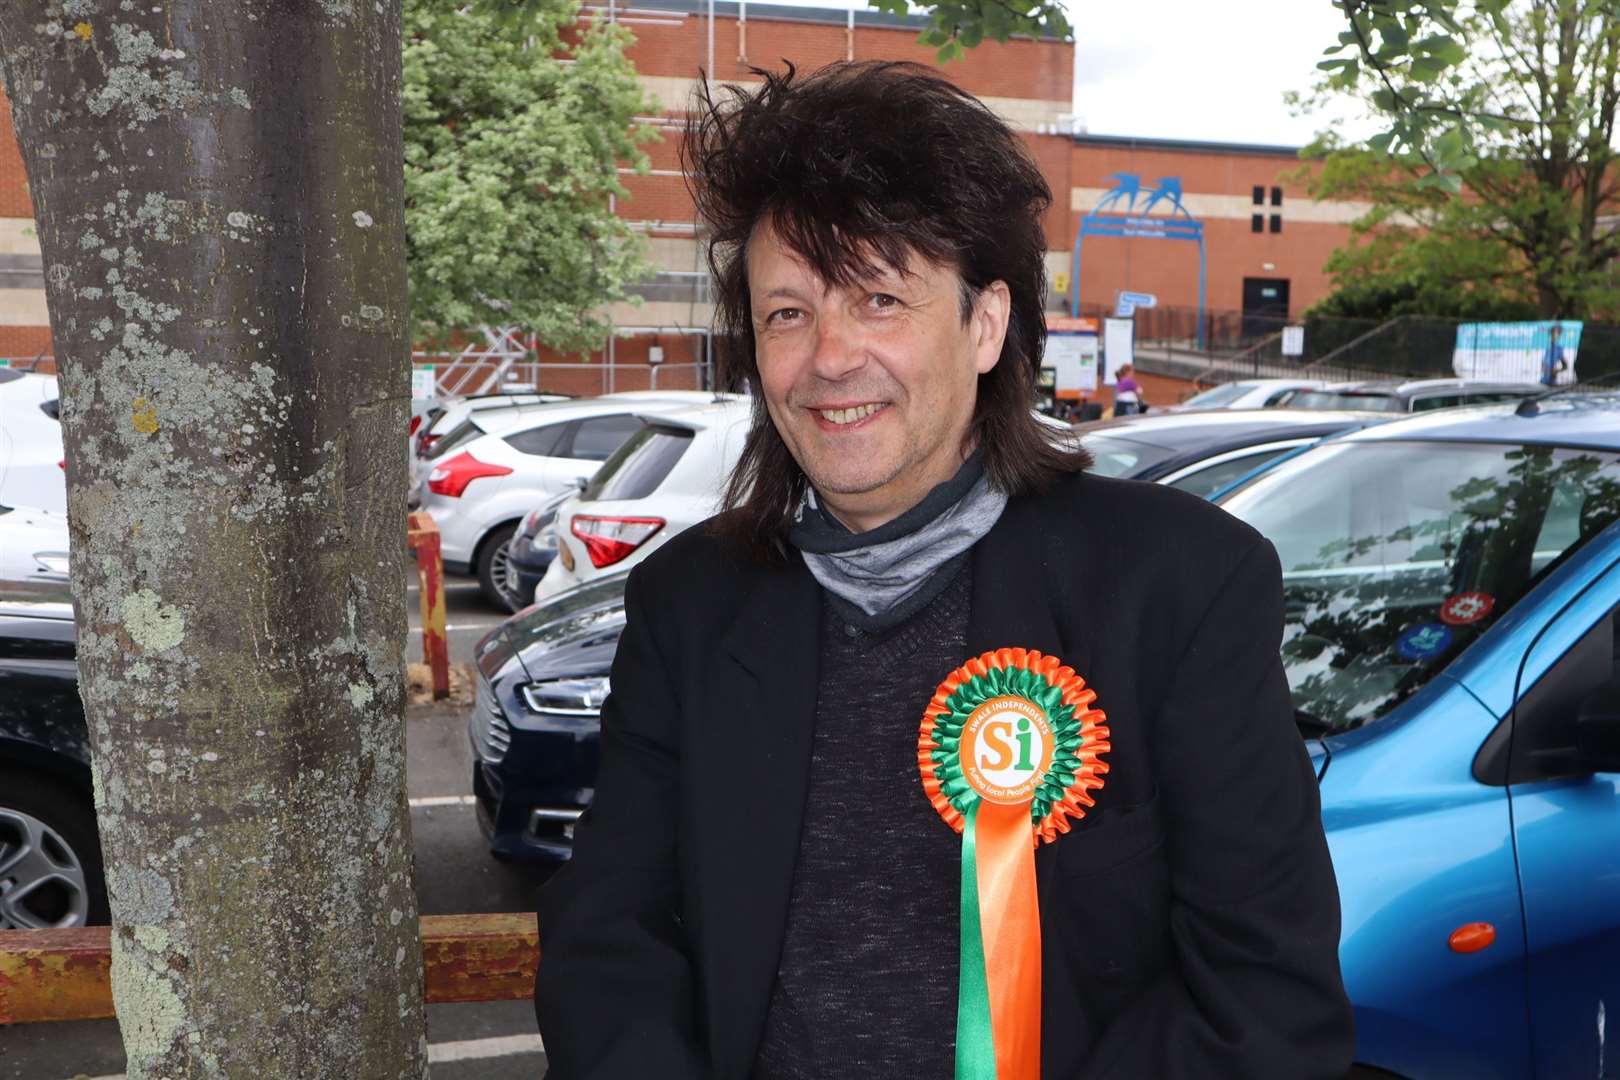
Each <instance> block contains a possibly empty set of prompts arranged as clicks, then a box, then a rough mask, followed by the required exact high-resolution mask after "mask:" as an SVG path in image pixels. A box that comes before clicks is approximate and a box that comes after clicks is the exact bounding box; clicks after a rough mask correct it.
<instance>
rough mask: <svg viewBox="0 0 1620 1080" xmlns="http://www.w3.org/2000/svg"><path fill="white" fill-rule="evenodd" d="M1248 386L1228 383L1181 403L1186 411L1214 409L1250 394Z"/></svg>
mask: <svg viewBox="0 0 1620 1080" xmlns="http://www.w3.org/2000/svg"><path fill="white" fill-rule="evenodd" d="M1248 390H1249V388H1248V386H1246V385H1245V384H1243V383H1227V384H1225V385H1224V386H1217V387H1214V388H1212V389H1209V390H1205V391H1204V392H1203V393H1202V394H1195V395H1193V396H1192V397H1190V398H1188V399H1187V400H1186V401H1183V402H1182V403H1181V405H1182V408H1185V409H1214V408H1219V407H1220V406H1222V405H1225V404H1226V403H1227V402H1229V401H1236V400H1237V399H1238V398H1240V397H1242V396H1243V395H1244V394H1246V393H1248Z"/></svg>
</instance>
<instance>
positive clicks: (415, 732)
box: [0, 589, 550, 1080]
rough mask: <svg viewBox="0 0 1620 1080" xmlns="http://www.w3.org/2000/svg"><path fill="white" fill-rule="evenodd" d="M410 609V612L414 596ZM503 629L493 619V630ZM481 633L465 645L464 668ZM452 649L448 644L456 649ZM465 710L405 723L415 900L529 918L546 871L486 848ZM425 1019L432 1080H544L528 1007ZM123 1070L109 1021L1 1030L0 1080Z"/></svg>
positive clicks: (433, 910)
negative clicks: (502, 858) (476, 809)
mask: <svg viewBox="0 0 1620 1080" xmlns="http://www.w3.org/2000/svg"><path fill="white" fill-rule="evenodd" d="M464 592H465V590H456V591H451V592H450V601H451V604H452V605H453V607H459V608H460V609H461V611H462V612H463V614H464V615H465V616H468V617H475V616H477V615H478V612H477V610H475V607H474V605H477V604H478V603H479V602H478V601H477V593H476V589H475V590H474V591H473V592H472V594H471V596H472V602H471V603H467V602H466V598H465V597H464V596H462V594H463V593H464ZM410 600H411V603H412V604H414V603H415V596H414V595H413V596H412V597H411V598H410ZM499 620H500V617H499V616H498V615H493V614H492V615H491V620H490V625H493V623H494V622H498V621H499ZM486 630H487V627H486ZM483 632H484V631H480V633H479V634H478V635H474V636H472V637H470V638H468V639H467V644H466V650H467V652H466V656H465V657H464V658H463V660H464V661H465V660H466V659H470V657H471V648H472V642H474V641H476V640H477V637H478V636H481V634H482V633H483ZM413 638H415V635H413ZM419 640H420V639H416V641H417V642H419ZM454 642H455V639H454V637H452V649H454ZM418 647H419V645H418ZM452 656H453V657H454V653H452ZM466 710H467V707H466V706H457V705H431V706H417V707H413V708H411V709H410V710H409V711H408V713H407V716H406V786H407V788H408V789H409V793H410V799H411V828H412V833H413V837H414V839H415V843H416V890H417V900H418V903H419V905H420V907H421V911H422V914H424V915H450V914H472V913H484V912H510V911H533V910H534V900H535V894H536V892H537V890H538V889H539V887H540V886H541V885H542V884H543V883H544V882H545V880H546V878H548V877H549V876H550V871H549V870H548V869H546V868H544V867H532V866H522V865H515V864H504V863H498V862H496V861H495V860H494V859H492V858H491V857H490V856H489V853H488V851H487V850H486V849H485V847H484V843H483V836H482V835H481V834H480V833H479V831H478V823H477V820H476V819H475V817H474V816H473V807H472V773H471V769H472V756H471V749H470V747H469V746H468V744H467V734H466V722H467V712H466ZM427 1016H428V1050H429V1060H430V1062H431V1064H432V1075H433V1077H434V1080H475V1078H478V1080H536V1078H538V1077H540V1076H542V1075H544V1073H545V1055H544V1051H543V1048H542V1047H541V1044H540V1038H539V1035H538V1033H537V1031H536V1028H535V1022H534V1012H533V1009H532V1006H531V1005H530V1003H529V1002H527V1001H500V1002H474V1003H470V1004H460V1005H433V1006H430V1007H429V1008H428V1011H427ZM123 1068H124V1053H123V1047H122V1044H121V1042H120V1040H119V1035H118V1028H117V1025H116V1024H114V1023H113V1022H112V1021H94V1022H84V1023H71V1024H25V1025H20V1026H18V1027H14V1028H0V1080H70V1078H73V1077H91V1078H95V1080H102V1078H112V1077H119V1076H121V1075H122V1072H123Z"/></svg>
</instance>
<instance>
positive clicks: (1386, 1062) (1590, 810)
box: [1222, 396, 1620, 1080]
mask: <svg viewBox="0 0 1620 1080" xmlns="http://www.w3.org/2000/svg"><path fill="white" fill-rule="evenodd" d="M1222 505H1224V506H1225V508H1226V509H1227V510H1229V511H1230V512H1232V513H1233V514H1235V515H1237V516H1238V517H1240V518H1243V519H1245V520H1247V521H1248V522H1249V523H1250V524H1252V525H1254V526H1255V527H1256V528H1258V529H1259V530H1260V531H1261V532H1262V533H1264V534H1265V535H1266V536H1267V537H1268V538H1269V539H1270V540H1271V541H1272V542H1273V543H1274V544H1275V545H1276V547H1277V550H1278V553H1279V555H1280V556H1281V559H1282V565H1283V581H1284V590H1285V599H1286V605H1287V622H1286V627H1285V630H1284V637H1283V644H1282V651H1283V658H1284V663H1285V666H1286V668H1287V671H1288V678H1289V685H1290V687H1291V688H1292V690H1293V695H1294V703H1295V706H1296V709H1297V715H1298V720H1299V723H1300V727H1301V730H1302V732H1303V733H1304V734H1305V735H1306V737H1307V738H1308V739H1309V742H1310V746H1311V751H1312V756H1313V757H1314V758H1315V760H1316V763H1317V767H1318V770H1319V776H1320V781H1321V785H1322V818H1323V824H1324V825H1325V827H1326V829H1327V835H1328V842H1329V845H1330V847H1331V848H1332V852H1333V862H1334V867H1335V870H1336V871H1337V874H1338V878H1339V889H1340V896H1341V901H1342V906H1343V913H1344V923H1343V936H1342V940H1341V947H1340V957H1341V960H1342V962H1343V968H1344V975H1345V983H1346V986H1347V988H1348V990H1349V992H1350V998H1351V1000H1352V1001H1353V1002H1354V1004H1355V1010H1356V1023H1357V1060H1358V1062H1359V1063H1361V1064H1360V1066H1359V1067H1358V1073H1357V1075H1364V1076H1369V1077H1371V1076H1389V1075H1394V1076H1400V1077H1411V1078H1422V1080H1431V1078H1451V1077H1455V1078H1458V1080H1465V1078H1466V1080H1483V1078H1489V1077H1503V1078H1508V1077H1557V1078H1562V1077H1580V1076H1600V1077H1602V1076H1615V1075H1620V1039H1617V1045H1616V1047H1615V1049H1614V1050H1612V1051H1611V1050H1609V1049H1608V1048H1607V1046H1606V1039H1607V1028H1608V1026H1609V1022H1608V1018H1607V1014H1608V1011H1609V1010H1610V1009H1611V1008H1615V1007H1616V1006H1617V1005H1620V667H1617V664H1616V642H1617V640H1620V635H1617V627H1616V621H1617V619H1620V525H1617V524H1616V522H1617V520H1620V397H1614V396H1579V397H1578V396H1554V397H1549V398H1546V399H1544V400H1541V401H1538V402H1527V403H1524V404H1521V405H1519V406H1517V407H1514V406H1490V407H1485V408H1476V409H1463V410H1452V411H1449V412H1444V413H1435V414H1430V415H1427V416H1422V417H1419V418H1414V419H1410V420H1403V421H1397V422H1395V423H1391V424H1388V425H1384V426H1380V427H1374V428H1369V429H1367V430H1364V431H1360V432H1356V433H1354V434H1351V435H1348V436H1345V437H1343V438H1340V439H1337V440H1333V441H1330V442H1327V443H1324V444H1322V445H1320V446H1318V447H1316V448H1314V449H1312V450H1309V451H1306V452H1305V453H1303V454H1301V455H1299V456H1298V457H1296V458H1294V459H1292V460H1290V461H1286V462H1283V463H1281V464H1279V465H1277V466H1276V467H1275V468H1274V469H1272V470H1270V471H1269V472H1266V473H1264V474H1262V475H1261V476H1259V477H1257V478H1255V479H1254V480H1252V481H1251V482H1250V483H1248V484H1246V485H1244V486H1243V487H1241V488H1240V489H1238V490H1237V491H1235V492H1234V493H1232V494H1230V495H1229V496H1227V497H1226V498H1225V499H1224V500H1223V503H1222ZM1617 1020H1620V1017H1617ZM1617 1035H1620V1032H1617Z"/></svg>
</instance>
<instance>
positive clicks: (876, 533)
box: [788, 450, 1007, 632]
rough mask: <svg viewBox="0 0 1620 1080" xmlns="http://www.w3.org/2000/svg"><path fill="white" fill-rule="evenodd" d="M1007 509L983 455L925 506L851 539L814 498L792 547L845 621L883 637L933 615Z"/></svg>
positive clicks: (809, 494)
mask: <svg viewBox="0 0 1620 1080" xmlns="http://www.w3.org/2000/svg"><path fill="white" fill-rule="evenodd" d="M1006 505H1007V496H1006V495H1005V494H1004V493H1003V492H1001V491H998V490H997V489H996V488H995V487H994V486H993V485H992V484H991V483H990V478H989V476H987V475H985V472H984V459H983V451H982V450H975V451H974V452H973V454H972V456H971V457H969V458H968V459H967V461H966V462H964V463H963V465H962V468H961V469H959V470H958V471H957V473H956V475H955V476H954V477H952V478H951V479H950V480H947V481H946V482H945V483H943V484H940V485H939V486H938V487H936V488H934V489H933V490H932V491H930V492H929V493H928V494H927V495H926V496H924V498H923V500H922V502H920V503H918V504H917V505H916V506H913V507H912V508H911V509H910V510H907V511H906V512H905V513H903V514H901V515H900V516H899V517H897V518H895V519H894V520H893V521H890V522H888V523H887V524H884V525H880V526H878V527H877V528H876V529H873V530H871V531H870V532H864V533H852V532H850V531H849V530H848V529H847V528H845V527H844V525H843V523H841V522H840V521H839V520H838V519H837V518H835V517H833V516H832V515H831V514H830V513H828V512H827V510H826V509H825V508H824V507H822V506H821V505H820V504H819V502H818V501H817V499H816V496H815V491H814V490H813V489H810V490H807V491H806V492H805V500H804V503H803V504H802V505H801V506H800V507H799V512H798V518H797V520H796V522H795V523H794V526H793V528H792V529H791V530H790V531H789V533H788V540H789V541H790V542H791V543H792V544H793V546H794V547H796V548H798V549H799V552H800V554H802V555H803V556H804V562H805V565H806V566H808V567H809V568H810V573H812V574H814V575H815V578H816V580H817V581H819V582H820V583H821V587H822V588H824V589H826V590H827V592H828V593H829V594H830V596H831V599H832V602H833V604H834V606H835V608H836V609H837V610H838V613H839V614H840V615H842V616H843V617H844V619H845V621H847V622H849V623H850V624H851V625H852V626H857V627H860V628H861V629H863V630H866V631H868V632H876V631H881V630H884V629H887V628H888V627H890V626H896V625H898V624H900V623H902V622H904V621H905V620H906V619H909V618H910V617H911V616H912V615H914V614H916V613H917V612H918V611H920V610H922V609H923V608H924V607H926V606H927V604H928V603H929V601H931V600H932V599H933V598H934V597H935V595H937V594H938V592H939V590H940V589H942V588H943V587H944V586H945V585H946V584H948V583H949V582H950V580H951V578H952V577H953V576H954V575H955V572H956V570H958V569H959V568H960V567H961V565H962V563H963V562H964V561H965V560H966V558H967V552H968V549H969V548H971V547H972V546H973V545H974V544H976V543H978V542H979V539H980V538H981V537H982V536H984V534H985V533H987V532H989V531H990V528H991V526H993V525H994V524H995V523H996V521H997V519H999V518H1000V517H1001V511H1002V509H1003V508H1004V507H1005V506H1006Z"/></svg>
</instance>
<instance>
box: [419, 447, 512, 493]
mask: <svg viewBox="0 0 1620 1080" xmlns="http://www.w3.org/2000/svg"><path fill="white" fill-rule="evenodd" d="M511 471H512V470H511V469H509V468H507V467H506V466H505V465H491V464H489V463H488V462H484V461H479V460H478V459H477V458H475V457H473V456H472V455H471V454H469V453H467V452H466V451H465V450H463V451H462V452H461V453H459V454H457V455H456V456H455V457H453V458H451V459H450V460H449V461H446V462H444V463H443V464H441V465H438V466H436V467H435V468H434V470H433V472H432V473H430V474H429V475H428V490H429V491H431V492H433V493H434V494H435V495H448V496H450V497H451V498H452V499H459V498H461V493H462V492H463V491H466V490H467V485H468V484H470V483H472V482H473V481H474V480H477V479H478V478H479V477H482V476H506V475H508V474H509V473H511Z"/></svg>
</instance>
